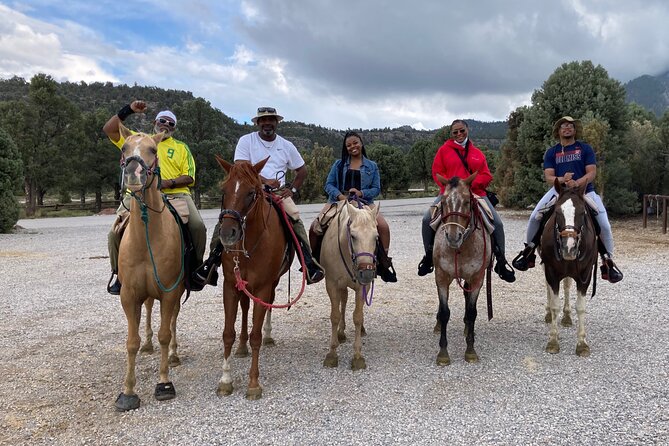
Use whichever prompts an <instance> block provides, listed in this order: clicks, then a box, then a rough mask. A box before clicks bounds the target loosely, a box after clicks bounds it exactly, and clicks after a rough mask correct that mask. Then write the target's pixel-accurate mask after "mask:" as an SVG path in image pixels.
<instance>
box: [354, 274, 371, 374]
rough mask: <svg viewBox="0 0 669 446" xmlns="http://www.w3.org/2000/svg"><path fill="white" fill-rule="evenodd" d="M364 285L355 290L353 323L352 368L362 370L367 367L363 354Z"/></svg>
mask: <svg viewBox="0 0 669 446" xmlns="http://www.w3.org/2000/svg"><path fill="white" fill-rule="evenodd" d="M363 303H364V300H363V296H362V287H360V288H358V290H357V291H356V292H355V309H354V310H353V325H354V326H355V340H354V341H353V358H352V359H351V370H362V369H366V368H367V363H366V362H365V358H364V357H363V356H362V327H363V322H364V317H365V315H364V312H363V311H362V310H363Z"/></svg>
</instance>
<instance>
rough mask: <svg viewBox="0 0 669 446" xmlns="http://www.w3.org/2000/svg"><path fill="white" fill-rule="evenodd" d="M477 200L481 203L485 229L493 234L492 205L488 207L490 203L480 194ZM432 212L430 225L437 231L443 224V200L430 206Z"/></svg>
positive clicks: (480, 207)
mask: <svg viewBox="0 0 669 446" xmlns="http://www.w3.org/2000/svg"><path fill="white" fill-rule="evenodd" d="M476 201H477V202H478V204H479V209H480V210H481V215H482V217H483V225H484V227H485V230H486V232H487V233H488V234H492V231H494V230H495V225H494V224H493V217H492V211H491V210H490V207H488V203H486V201H485V200H484V199H483V198H482V197H479V196H476ZM430 214H431V215H432V217H431V218H430V227H431V228H432V230H433V231H435V232H436V231H437V229H439V226H441V215H442V214H443V210H442V208H441V202H439V203H437V204H435V205H432V206H430Z"/></svg>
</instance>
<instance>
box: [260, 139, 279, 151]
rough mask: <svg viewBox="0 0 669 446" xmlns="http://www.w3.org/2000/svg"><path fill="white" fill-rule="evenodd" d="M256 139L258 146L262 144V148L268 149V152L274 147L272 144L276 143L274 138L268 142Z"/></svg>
mask: <svg viewBox="0 0 669 446" xmlns="http://www.w3.org/2000/svg"><path fill="white" fill-rule="evenodd" d="M258 139H259V140H260V144H262V145H263V147H264V148H266V149H268V150H269V149H271V148H272V147H274V143H275V142H276V137H275V138H274V139H273V140H272V141H269V142H268V141H265V140H264V139H262V138H261V137H260V136H258Z"/></svg>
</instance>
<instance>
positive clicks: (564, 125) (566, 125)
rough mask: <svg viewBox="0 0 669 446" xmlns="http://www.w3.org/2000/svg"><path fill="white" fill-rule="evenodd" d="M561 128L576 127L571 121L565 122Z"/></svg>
mask: <svg viewBox="0 0 669 446" xmlns="http://www.w3.org/2000/svg"><path fill="white" fill-rule="evenodd" d="M560 128H561V129H570V128H572V129H573V128H574V124H571V123H569V122H564V123H562V124H561V125H560Z"/></svg>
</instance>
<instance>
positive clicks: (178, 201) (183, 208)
mask: <svg viewBox="0 0 669 446" xmlns="http://www.w3.org/2000/svg"><path fill="white" fill-rule="evenodd" d="M167 200H168V201H169V203H170V204H171V205H172V207H173V208H174V209H175V210H176V211H177V213H178V214H179V217H181V221H182V222H183V223H184V224H185V223H188V216H189V215H190V211H189V210H188V202H187V201H186V200H184V199H183V198H181V197H170V196H167Z"/></svg>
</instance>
